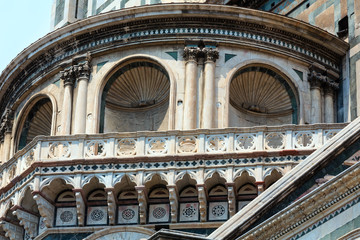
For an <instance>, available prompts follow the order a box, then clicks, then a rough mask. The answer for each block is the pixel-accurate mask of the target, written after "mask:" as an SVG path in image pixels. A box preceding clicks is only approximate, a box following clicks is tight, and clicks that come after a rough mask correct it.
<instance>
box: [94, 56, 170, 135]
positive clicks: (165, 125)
mask: <svg viewBox="0 0 360 240" xmlns="http://www.w3.org/2000/svg"><path fill="white" fill-rule="evenodd" d="M169 97H170V77H169V74H168V73H167V71H166V70H165V68H164V67H162V66H161V65H160V64H158V63H156V62H155V61H152V60H149V59H145V58H144V59H132V60H131V61H128V62H127V63H125V64H122V65H121V66H120V67H119V68H118V69H117V70H116V71H114V72H113V73H112V74H111V75H110V77H109V79H108V80H107V82H106V84H105V86H104V89H103V91H102V97H101V107H100V126H99V131H100V132H105V133H106V132H135V131H158V130H168V129H169Z"/></svg>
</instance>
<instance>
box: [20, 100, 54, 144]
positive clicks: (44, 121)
mask: <svg viewBox="0 0 360 240" xmlns="http://www.w3.org/2000/svg"><path fill="white" fill-rule="evenodd" d="M22 119H23V120H22V122H20V124H19V127H18V128H17V134H16V136H17V141H16V146H17V148H16V149H17V150H21V149H23V148H24V147H25V146H26V145H27V144H29V143H30V142H31V141H32V140H33V139H34V138H35V137H36V136H40V135H44V136H50V135H51V132H52V119H53V105H52V102H51V100H50V99H49V98H48V97H42V98H40V99H37V100H36V102H34V103H33V104H32V105H31V107H30V108H29V110H28V111H26V112H25V114H24V117H22Z"/></svg>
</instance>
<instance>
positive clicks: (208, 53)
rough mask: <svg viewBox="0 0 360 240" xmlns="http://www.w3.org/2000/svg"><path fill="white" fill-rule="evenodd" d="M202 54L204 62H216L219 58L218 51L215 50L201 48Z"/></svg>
mask: <svg viewBox="0 0 360 240" xmlns="http://www.w3.org/2000/svg"><path fill="white" fill-rule="evenodd" d="M202 52H203V53H204V56H205V60H206V61H210V62H216V59H218V58H219V51H218V50H217V49H213V48H203V49H202Z"/></svg>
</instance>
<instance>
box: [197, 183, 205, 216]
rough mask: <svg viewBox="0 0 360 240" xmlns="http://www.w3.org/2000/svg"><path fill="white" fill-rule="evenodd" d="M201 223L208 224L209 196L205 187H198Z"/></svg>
mask: <svg viewBox="0 0 360 240" xmlns="http://www.w3.org/2000/svg"><path fill="white" fill-rule="evenodd" d="M197 190H198V199H199V212H200V221H201V222H206V208H207V194H206V189H205V185H197Z"/></svg>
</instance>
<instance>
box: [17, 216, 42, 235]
mask: <svg viewBox="0 0 360 240" xmlns="http://www.w3.org/2000/svg"><path fill="white" fill-rule="evenodd" d="M14 215H16V216H17V218H18V219H19V220H20V225H22V226H24V229H25V231H26V233H27V234H28V235H29V236H30V237H31V238H34V237H36V235H37V228H38V222H39V218H38V217H37V216H35V215H33V214H31V213H28V212H25V211H23V210H21V209H17V210H15V211H14Z"/></svg>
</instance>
